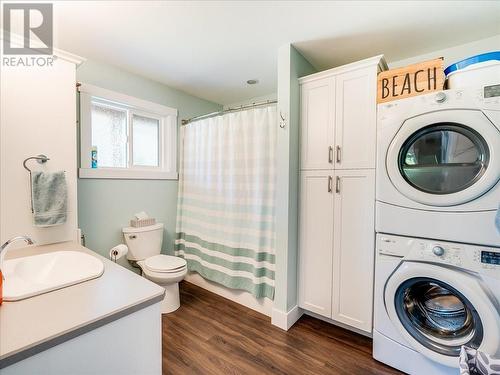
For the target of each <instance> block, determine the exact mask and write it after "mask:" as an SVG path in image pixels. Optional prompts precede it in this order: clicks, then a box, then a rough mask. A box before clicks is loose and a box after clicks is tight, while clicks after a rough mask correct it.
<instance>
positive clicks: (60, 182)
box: [31, 171, 68, 227]
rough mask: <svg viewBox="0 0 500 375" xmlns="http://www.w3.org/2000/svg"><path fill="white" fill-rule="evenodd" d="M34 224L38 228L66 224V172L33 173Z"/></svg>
mask: <svg viewBox="0 0 500 375" xmlns="http://www.w3.org/2000/svg"><path fill="white" fill-rule="evenodd" d="M31 188H32V196H33V222H34V225H35V226H37V227H49V226H53V225H60V224H64V223H65V222H66V218H67V209H68V187H67V185H66V176H65V172H64V171H61V172H54V173H46V172H38V171H37V172H32V174H31Z"/></svg>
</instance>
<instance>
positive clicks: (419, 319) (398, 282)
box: [384, 261, 500, 367]
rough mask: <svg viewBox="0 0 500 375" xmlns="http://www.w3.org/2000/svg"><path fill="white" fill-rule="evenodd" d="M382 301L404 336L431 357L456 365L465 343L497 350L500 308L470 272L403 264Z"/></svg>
mask: <svg viewBox="0 0 500 375" xmlns="http://www.w3.org/2000/svg"><path fill="white" fill-rule="evenodd" d="M384 302H385V308H386V310H387V314H388V316H389V318H390V320H391V322H392V323H393V324H394V325H395V326H396V328H397V329H398V330H399V331H400V333H401V334H402V335H403V337H404V338H405V339H406V340H407V341H408V343H409V344H410V345H411V346H412V347H413V348H414V349H415V350H416V351H418V352H420V353H421V354H423V355H425V356H426V357H428V358H430V359H431V360H433V361H436V362H439V363H441V364H444V365H446V366H454V367H458V356H459V354H460V347H461V346H462V345H467V346H469V347H473V348H476V349H480V350H483V351H484V352H486V353H491V354H496V353H497V351H498V350H499V346H500V344H499V342H498V332H500V316H499V312H498V310H497V308H496V307H495V305H494V304H493V302H492V300H490V298H489V297H488V295H487V294H486V292H485V291H484V289H483V288H482V287H481V285H480V281H479V279H477V278H476V277H474V276H472V274H469V273H466V272H463V271H460V270H458V269H451V268H447V267H442V266H437V265H433V264H428V263H421V262H408V261H407V262H403V263H402V264H401V265H400V266H399V267H398V268H397V269H396V271H395V272H394V273H393V274H392V275H391V277H390V278H389V279H388V280H387V282H386V285H385V289H384Z"/></svg>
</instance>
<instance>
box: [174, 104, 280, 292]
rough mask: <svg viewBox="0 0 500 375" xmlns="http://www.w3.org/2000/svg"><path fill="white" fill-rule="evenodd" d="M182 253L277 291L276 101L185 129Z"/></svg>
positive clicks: (244, 284)
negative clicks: (274, 103) (275, 272)
mask: <svg viewBox="0 0 500 375" xmlns="http://www.w3.org/2000/svg"><path fill="white" fill-rule="evenodd" d="M181 144H182V146H181V158H180V175H179V197H178V207H177V229H176V232H177V233H176V242H175V246H176V254H177V255H179V256H182V257H184V258H185V259H186V261H187V263H188V269H189V270H190V271H194V272H197V273H199V274H200V275H201V276H203V277H204V278H205V279H208V280H211V281H215V282H217V283H219V284H222V285H224V286H226V287H228V288H233V289H243V290H246V291H248V292H250V293H252V294H253V295H254V296H255V297H257V298H260V297H268V298H271V299H273V297H274V265H275V252H274V249H275V196H274V195H275V168H276V163H275V161H276V107H275V106H268V107H261V108H254V109H250V110H245V111H240V112H233V113H228V114H225V115H221V116H217V117H212V118H208V119H204V120H198V121H195V122H192V123H190V124H188V125H187V126H183V127H182V128H181Z"/></svg>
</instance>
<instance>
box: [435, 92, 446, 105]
mask: <svg viewBox="0 0 500 375" xmlns="http://www.w3.org/2000/svg"><path fill="white" fill-rule="evenodd" d="M434 100H435V101H436V103H443V102H444V101H445V100H446V94H445V93H444V92H438V93H437V94H436V96H435V97H434Z"/></svg>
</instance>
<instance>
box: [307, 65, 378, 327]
mask: <svg viewBox="0 0 500 375" xmlns="http://www.w3.org/2000/svg"><path fill="white" fill-rule="evenodd" d="M384 69H387V66H386V64H385V61H384V60H383V57H382V56H376V57H373V58H370V59H366V60H362V61H359V62H356V63H352V64H348V65H344V66H341V67H338V68H334V69H330V70H327V71H324V72H320V73H315V74H312V75H310V76H306V77H303V78H301V79H300V85H301V171H300V175H301V176H300V179H301V183H300V217H299V222H300V225H299V307H301V308H302V309H305V310H307V311H310V312H313V313H316V314H319V315H321V316H324V317H326V318H329V319H332V320H334V321H336V322H339V323H342V324H344V325H348V326H350V327H353V328H355V329H357V330H361V331H365V332H368V333H370V332H371V329H372V310H373V309H372V303H373V269H374V239H375V226H374V216H375V215H374V208H375V169H374V168H375V148H376V93H377V89H376V87H377V86H376V84H377V73H378V72H379V71H381V70H384Z"/></svg>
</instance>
